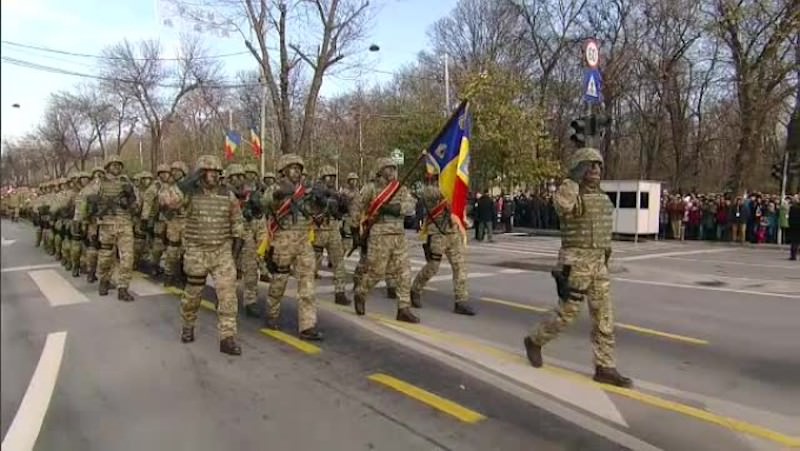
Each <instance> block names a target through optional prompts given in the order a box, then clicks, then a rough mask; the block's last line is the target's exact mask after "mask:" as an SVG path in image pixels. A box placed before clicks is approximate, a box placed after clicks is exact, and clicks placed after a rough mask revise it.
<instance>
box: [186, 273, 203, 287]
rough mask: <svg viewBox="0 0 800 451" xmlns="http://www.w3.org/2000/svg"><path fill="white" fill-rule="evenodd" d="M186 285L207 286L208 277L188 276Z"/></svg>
mask: <svg viewBox="0 0 800 451" xmlns="http://www.w3.org/2000/svg"><path fill="white" fill-rule="evenodd" d="M186 283H187V284H189V285H194V286H199V287H202V286H205V284H206V277H205V276H189V275H187V276H186Z"/></svg>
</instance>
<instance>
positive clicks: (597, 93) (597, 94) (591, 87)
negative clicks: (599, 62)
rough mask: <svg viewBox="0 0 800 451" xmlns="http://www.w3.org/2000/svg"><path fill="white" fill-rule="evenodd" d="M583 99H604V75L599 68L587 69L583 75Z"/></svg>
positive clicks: (593, 101)
mask: <svg viewBox="0 0 800 451" xmlns="http://www.w3.org/2000/svg"><path fill="white" fill-rule="evenodd" d="M583 100H585V101H587V102H589V103H600V102H602V100H603V76H602V75H600V71H599V70H597V69H587V70H586V75H584V77H583Z"/></svg>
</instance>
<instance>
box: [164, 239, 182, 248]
mask: <svg viewBox="0 0 800 451" xmlns="http://www.w3.org/2000/svg"><path fill="white" fill-rule="evenodd" d="M167 246H169V247H181V242H180V241H170V240H167Z"/></svg>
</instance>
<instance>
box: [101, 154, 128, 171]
mask: <svg viewBox="0 0 800 451" xmlns="http://www.w3.org/2000/svg"><path fill="white" fill-rule="evenodd" d="M111 163H119V164H121V165H122V167H125V162H123V161H122V158H120V157H119V155H111V156H109V157H108V158H106V161H105V163H103V168H108V166H109V165H110V164H111Z"/></svg>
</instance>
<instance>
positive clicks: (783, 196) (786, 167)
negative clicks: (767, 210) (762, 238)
mask: <svg viewBox="0 0 800 451" xmlns="http://www.w3.org/2000/svg"><path fill="white" fill-rule="evenodd" d="M788 175H789V148H788V146H787V148H786V152H784V154H783V173H782V176H781V199H780V202H779V203H778V215H779V217H778V221H779V222H780V208H781V205H783V203H784V202H785V199H786V179H787V178H788ZM781 232H782V230H781V228H780V227H778V244H781V239H782V236H781V235H783V233H781Z"/></svg>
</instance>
